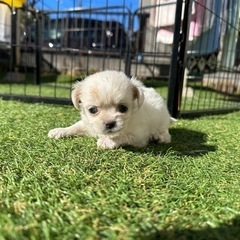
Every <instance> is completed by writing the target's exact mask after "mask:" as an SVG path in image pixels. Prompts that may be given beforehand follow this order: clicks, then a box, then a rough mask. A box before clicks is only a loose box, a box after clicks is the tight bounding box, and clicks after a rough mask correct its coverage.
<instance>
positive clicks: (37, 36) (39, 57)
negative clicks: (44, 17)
mask: <svg viewBox="0 0 240 240" xmlns="http://www.w3.org/2000/svg"><path fill="white" fill-rule="evenodd" d="M35 14H36V15H35V16H36V23H35V24H36V25H35V26H36V32H35V44H36V45H35V46H36V53H35V63H36V79H35V81H36V84H37V85H40V84H41V65H42V64H41V60H42V54H41V46H40V42H41V41H40V37H41V35H40V30H41V24H40V18H39V12H36V13H35Z"/></svg>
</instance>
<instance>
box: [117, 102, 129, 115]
mask: <svg viewBox="0 0 240 240" xmlns="http://www.w3.org/2000/svg"><path fill="white" fill-rule="evenodd" d="M127 110H128V107H127V106H125V105H124V104H119V105H118V111H119V112H120V113H125V112H126V111H127Z"/></svg>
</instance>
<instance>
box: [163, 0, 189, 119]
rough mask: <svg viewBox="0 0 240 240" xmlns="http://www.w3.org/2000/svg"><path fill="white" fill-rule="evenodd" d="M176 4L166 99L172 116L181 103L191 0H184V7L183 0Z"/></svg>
mask: <svg viewBox="0 0 240 240" xmlns="http://www.w3.org/2000/svg"><path fill="white" fill-rule="evenodd" d="M176 4H177V5H176V15H175V27H174V39H173V49H172V57H171V64H170V77H169V85H168V101H167V104H168V109H169V112H170V114H171V115H172V116H173V117H177V116H178V114H179V110H180V105H181V98H182V87H183V81H184V63H185V55H186V45H187V38H188V26H189V8H190V6H191V0H185V8H184V9H183V0H178V1H177V3H176ZM183 10H184V18H183V21H182V20H181V16H182V11H183Z"/></svg>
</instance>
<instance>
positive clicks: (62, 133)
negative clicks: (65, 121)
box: [48, 128, 65, 139]
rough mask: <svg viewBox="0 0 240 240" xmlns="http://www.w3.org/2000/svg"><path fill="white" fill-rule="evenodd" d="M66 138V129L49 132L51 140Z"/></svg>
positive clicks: (55, 129)
mask: <svg viewBox="0 0 240 240" xmlns="http://www.w3.org/2000/svg"><path fill="white" fill-rule="evenodd" d="M64 136H65V129H64V128H54V129H52V130H50V131H49V133H48V137H49V138H55V139H58V138H61V137H64Z"/></svg>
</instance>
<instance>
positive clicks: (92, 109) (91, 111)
mask: <svg viewBox="0 0 240 240" xmlns="http://www.w3.org/2000/svg"><path fill="white" fill-rule="evenodd" d="M88 111H89V112H90V113H91V114H96V113H97V112H98V108H97V107H91V108H89V109H88Z"/></svg>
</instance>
